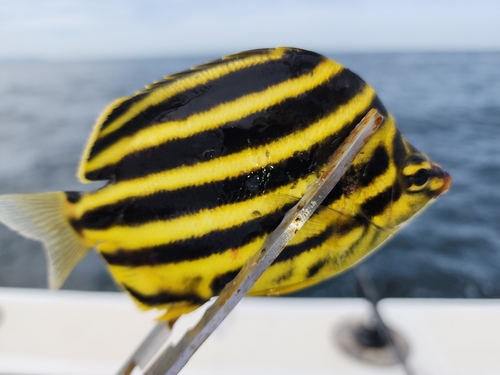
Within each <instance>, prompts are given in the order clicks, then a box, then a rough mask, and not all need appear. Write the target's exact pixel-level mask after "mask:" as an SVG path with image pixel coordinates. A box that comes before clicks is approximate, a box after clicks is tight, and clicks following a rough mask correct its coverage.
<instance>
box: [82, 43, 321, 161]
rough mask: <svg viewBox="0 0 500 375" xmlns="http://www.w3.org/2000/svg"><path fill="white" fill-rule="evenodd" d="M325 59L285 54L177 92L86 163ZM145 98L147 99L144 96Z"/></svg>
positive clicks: (101, 145)
mask: <svg viewBox="0 0 500 375" xmlns="http://www.w3.org/2000/svg"><path fill="white" fill-rule="evenodd" d="M324 60H325V58H324V57H323V56H321V55H317V54H314V53H311V54H307V55H306V54H301V59H300V60H298V61H297V58H296V56H295V54H293V53H285V54H284V56H283V58H282V59H280V60H270V61H267V62H265V63H262V64H257V65H252V66H249V67H246V68H243V69H240V70H237V71H235V72H232V73H230V74H226V75H223V76H221V77H220V78H216V79H214V80H212V81H209V82H207V83H206V84H204V85H200V86H197V87H196V88H194V89H190V90H187V91H180V92H179V93H177V94H176V95H174V96H173V97H171V98H168V99H167V100H165V101H164V102H162V103H160V104H157V105H151V106H150V107H148V108H147V109H146V110H144V111H142V112H141V113H139V114H138V115H136V116H135V117H133V118H132V119H131V120H129V121H127V122H126V123H125V124H123V126H121V127H120V129H118V130H116V131H114V132H111V133H109V134H108V135H106V136H104V137H102V138H99V139H97V140H96V142H95V144H94V145H93V146H92V150H91V153H90V156H89V160H91V159H92V158H93V157H94V156H96V155H97V154H99V153H100V152H102V151H103V150H104V149H106V148H108V147H109V146H110V145H112V144H114V143H116V142H117V141H118V140H120V139H122V138H124V137H128V136H131V135H133V134H134V133H136V132H138V131H139V130H141V129H144V128H147V127H149V126H152V125H155V124H158V123H162V122H169V121H176V120H182V119H185V118H187V117H189V116H191V115H193V114H196V113H201V112H205V111H207V110H209V109H211V108H214V107H216V106H218V105H220V104H223V103H226V102H230V101H233V100H235V99H238V98H240V97H242V96H245V95H248V94H252V93H256V92H259V91H263V90H265V89H267V88H268V87H270V86H273V85H276V84H278V83H281V82H284V81H286V80H288V79H291V78H296V77H298V76H300V75H305V74H309V73H310V72H311V71H312V70H313V69H314V68H315V67H316V66H317V65H318V64H319V63H320V62H322V61H324ZM222 64H224V62H222ZM145 98H146V99H145V100H147V96H146V97H145Z"/></svg>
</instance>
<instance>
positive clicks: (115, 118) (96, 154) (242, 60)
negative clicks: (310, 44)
mask: <svg viewBox="0 0 500 375" xmlns="http://www.w3.org/2000/svg"><path fill="white" fill-rule="evenodd" d="M291 50H295V49H290V48H284V47H279V48H274V49H259V50H253V51H246V52H241V53H238V54H235V55H230V56H226V57H223V58H221V59H219V60H215V61H212V62H208V63H206V64H203V65H200V66H195V67H193V68H191V69H189V70H186V71H183V72H180V73H176V74H173V75H169V76H167V77H165V78H164V79H162V80H160V81H158V82H154V83H152V84H151V85H149V86H146V89H145V90H143V91H139V92H137V93H135V94H134V95H133V96H130V97H126V98H121V99H118V100H116V101H115V102H113V103H112V104H111V105H109V106H108V107H107V108H106V109H105V110H104V112H103V113H102V114H101V115H100V117H99V118H98V119H97V122H96V124H95V125H94V129H93V132H92V134H91V136H90V138H89V141H88V143H87V146H86V148H85V150H84V153H83V157H82V160H81V163H80V167H79V170H78V178H79V179H80V181H81V182H83V183H89V182H91V181H99V180H113V176H114V172H115V170H116V164H117V162H116V161H114V162H110V160H109V159H110V158H108V157H107V156H106V155H104V151H109V150H107V148H108V147H109V146H110V145H112V144H114V143H116V141H117V140H120V139H123V137H125V136H129V135H130V134H132V133H134V131H138V130H140V129H141V128H142V127H143V126H150V125H152V124H156V123H157V122H158V121H162V120H161V119H162V114H163V113H166V112H168V111H169V109H168V108H169V107H168V106H169V102H171V103H172V109H171V110H176V109H177V108H178V107H179V105H180V104H178V103H177V102H176V101H175V97H176V96H178V95H179V94H183V93H186V92H189V91H190V90H196V89H197V88H198V87H202V86H203V85H206V84H207V83H208V82H210V81H213V80H214V79H217V78H220V77H222V76H224V75H228V74H231V73H232V72H235V71H238V70H241V69H245V68H247V67H250V66H254V65H257V64H262V63H265V62H268V61H271V60H279V59H281V58H282V56H283V55H284V53H285V52H286V51H291ZM160 105H163V107H162V108H161V110H158V113H156V116H152V117H154V119H153V120H151V119H148V120H145V121H146V123H144V121H142V117H144V116H143V115H144V113H145V112H146V111H153V112H154V111H155V108H158V106H160ZM151 121H153V122H151ZM125 130H126V131H125ZM97 159H99V160H97Z"/></svg>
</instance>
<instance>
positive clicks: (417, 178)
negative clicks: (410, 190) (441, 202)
mask: <svg viewBox="0 0 500 375" xmlns="http://www.w3.org/2000/svg"><path fill="white" fill-rule="evenodd" d="M429 177H430V173H429V170H428V169H423V168H422V169H419V170H418V171H417V172H416V173H415V174H414V175H413V185H415V186H424V185H426V184H427V182H429Z"/></svg>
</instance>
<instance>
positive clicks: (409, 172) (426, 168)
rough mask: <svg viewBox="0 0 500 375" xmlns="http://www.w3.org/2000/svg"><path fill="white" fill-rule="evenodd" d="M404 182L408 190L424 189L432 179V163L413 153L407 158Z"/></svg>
mask: <svg viewBox="0 0 500 375" xmlns="http://www.w3.org/2000/svg"><path fill="white" fill-rule="evenodd" d="M402 173H403V184H404V187H405V188H406V190H407V191H409V192H418V191H421V190H423V189H424V188H425V187H426V186H427V185H428V183H429V181H430V180H431V177H432V176H431V164H430V162H429V161H428V159H426V158H425V157H423V156H421V155H413V156H411V157H409V158H408V159H407V160H406V163H405V167H404V168H403V171H402Z"/></svg>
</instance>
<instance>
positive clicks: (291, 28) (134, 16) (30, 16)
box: [0, 0, 500, 59]
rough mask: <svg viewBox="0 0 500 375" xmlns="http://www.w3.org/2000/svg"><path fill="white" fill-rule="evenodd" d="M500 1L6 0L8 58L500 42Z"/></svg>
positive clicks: (3, 31) (2, 39) (0, 26)
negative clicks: (277, 47)
mask: <svg viewBox="0 0 500 375" xmlns="http://www.w3.org/2000/svg"><path fill="white" fill-rule="evenodd" d="M498 14H500V2H497V1H488V0H478V1H476V2H474V5H472V3H471V2H468V1H462V0H456V1H451V0H449V1H447V0H435V1H429V0H423V1H422V0H421V1H404V2H403V1H396V0H378V1H376V2H375V1H369V0H354V1H313V0H310V1H294V0H288V1H282V0H278V1H268V0H253V1H251V2H250V1H238V0H234V1H221V0H210V1H206V0H204V1H202V0H194V1H180V0H170V1H160V0H142V1H141V0H107V1H102V0H101V1H97V0H72V1H70V2H68V1H63V0H46V1H40V0H32V1H28V0H14V1H6V0H4V1H1V0H0V57H1V58H15V57H34V58H45V59H106V58H122V57H123V58H127V57H155V56H172V55H179V54H181V55H193V54H220V53H231V52H234V51H238V50H244V49H248V48H258V47H266V46H276V45H293V46H299V47H303V48H308V49H315V50H319V51H320V52H326V51H400V50H480V49H500V38H498V35H500V23H499V22H498V21H497V18H498Z"/></svg>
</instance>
